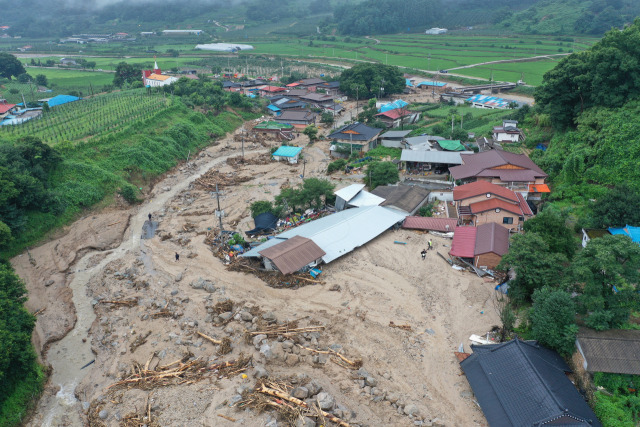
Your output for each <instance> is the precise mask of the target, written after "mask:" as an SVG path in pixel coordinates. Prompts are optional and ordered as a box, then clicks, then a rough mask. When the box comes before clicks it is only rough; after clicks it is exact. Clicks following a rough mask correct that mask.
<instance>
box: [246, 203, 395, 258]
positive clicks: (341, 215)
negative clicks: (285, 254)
mask: <svg viewBox="0 0 640 427" xmlns="http://www.w3.org/2000/svg"><path fill="white" fill-rule="evenodd" d="M406 216H407V214H406V213H402V212H398V211H397V210H395V209H390V208H385V207H382V206H367V207H361V208H354V209H347V210H344V211H342V212H337V213H335V214H332V215H329V216H325V217H323V218H320V219H317V220H315V221H312V222H308V223H306V224H303V225H301V226H299V227H296V228H292V229H291V230H287V231H285V232H284V233H281V234H279V235H278V236H276V237H275V238H273V239H271V240H267V241H266V242H265V243H263V244H261V245H260V246H257V247H255V248H253V249H252V250H250V251H248V252H246V253H245V254H243V255H242V256H244V257H259V256H260V254H259V252H260V251H263V250H265V249H267V248H270V247H271V246H274V245H277V244H278V243H282V241H283V240H286V239H290V238H292V237H294V236H302V237H306V238H308V239H311V240H312V241H313V242H314V243H315V244H316V245H318V246H319V247H320V248H321V249H322V250H323V251H325V252H326V255H325V256H323V257H322V260H323V261H324V262H325V263H326V264H328V263H330V262H331V261H333V260H335V259H337V258H340V257H341V256H343V255H345V254H347V253H349V252H351V251H353V250H354V249H355V248H357V247H360V246H362V245H364V244H366V243H367V242H369V241H371V240H373V239H375V238H376V237H378V236H379V235H380V234H382V233H384V232H385V231H386V230H388V229H389V228H391V227H392V226H393V225H395V224H397V223H398V222H400V221H403V220H404V218H405V217H406Z"/></svg>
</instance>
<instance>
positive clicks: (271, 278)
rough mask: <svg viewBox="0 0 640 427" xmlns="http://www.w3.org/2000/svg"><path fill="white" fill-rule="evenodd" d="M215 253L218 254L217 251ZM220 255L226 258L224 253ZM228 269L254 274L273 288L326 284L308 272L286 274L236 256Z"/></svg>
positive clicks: (296, 287) (295, 287) (294, 287)
mask: <svg viewBox="0 0 640 427" xmlns="http://www.w3.org/2000/svg"><path fill="white" fill-rule="evenodd" d="M220 253H221V252H218V253H217V255H218V254H220ZM214 254H216V252H215V251H214ZM218 256H219V257H221V258H224V254H222V255H218ZM227 269H229V270H230V271H237V272H241V273H246V274H253V275H254V276H256V277H258V278H260V279H261V280H262V281H263V282H265V283H266V284H267V286H270V287H272V288H287V289H298V288H301V287H303V286H308V285H323V284H324V282H323V281H322V280H318V279H313V278H311V277H307V276H308V275H307V274H302V273H292V274H287V275H285V274H282V273H280V272H279V271H266V270H264V269H262V268H261V267H260V263H259V262H257V261H255V260H250V259H247V258H240V257H238V258H234V259H233V260H231V261H230V262H229V264H228V265H227Z"/></svg>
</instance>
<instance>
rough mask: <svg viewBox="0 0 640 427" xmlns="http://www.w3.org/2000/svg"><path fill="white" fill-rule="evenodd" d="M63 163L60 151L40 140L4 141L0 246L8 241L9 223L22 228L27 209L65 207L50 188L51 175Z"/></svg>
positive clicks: (0, 165) (0, 170) (0, 155)
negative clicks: (11, 142)
mask: <svg viewBox="0 0 640 427" xmlns="http://www.w3.org/2000/svg"><path fill="white" fill-rule="evenodd" d="M59 162H60V156H59V154H58V153H57V152H56V151H55V150H53V149H52V148H51V147H49V146H48V145H46V144H44V143H43V142H42V141H41V140H40V139H38V138H34V137H27V138H23V139H20V140H18V141H17V142H16V143H15V144H9V143H3V144H0V229H2V230H4V231H5V232H4V233H2V232H0V246H2V240H3V239H2V237H1V236H3V235H4V236H5V239H4V240H5V243H7V240H6V239H7V237H6V229H5V227H2V224H6V225H7V226H8V227H9V228H10V229H11V231H12V232H16V231H19V230H21V229H22V227H23V226H24V224H25V221H26V219H25V213H26V211H27V210H31V209H33V210H36V211H41V212H53V211H56V210H59V209H60V208H61V203H60V201H59V199H58V198H57V197H56V195H55V194H53V193H52V192H51V191H50V189H49V174H50V172H51V171H52V170H53V169H54V168H55V167H56V166H57V165H58V163H59Z"/></svg>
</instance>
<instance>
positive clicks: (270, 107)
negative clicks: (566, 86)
mask: <svg viewBox="0 0 640 427" xmlns="http://www.w3.org/2000/svg"><path fill="white" fill-rule="evenodd" d="M267 108H268V109H269V110H271V111H276V112H277V111H280V109H279V108H278V107H276V106H275V105H273V104H270V105H267Z"/></svg>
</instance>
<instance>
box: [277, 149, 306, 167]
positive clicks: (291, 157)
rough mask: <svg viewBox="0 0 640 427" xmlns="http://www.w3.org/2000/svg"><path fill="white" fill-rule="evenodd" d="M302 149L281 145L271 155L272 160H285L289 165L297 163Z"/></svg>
mask: <svg viewBox="0 0 640 427" xmlns="http://www.w3.org/2000/svg"><path fill="white" fill-rule="evenodd" d="M301 151H302V147H289V146H287V145H283V146H282V147H280V148H278V149H277V150H276V151H275V152H274V153H273V158H274V160H277V161H280V160H287V161H288V162H289V163H298V158H299V157H300V152H301Z"/></svg>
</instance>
